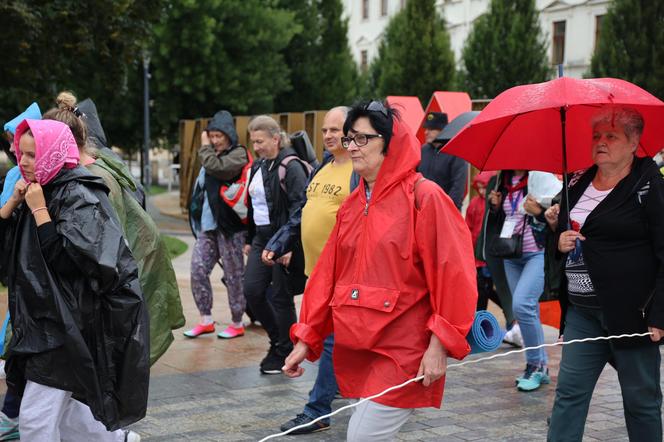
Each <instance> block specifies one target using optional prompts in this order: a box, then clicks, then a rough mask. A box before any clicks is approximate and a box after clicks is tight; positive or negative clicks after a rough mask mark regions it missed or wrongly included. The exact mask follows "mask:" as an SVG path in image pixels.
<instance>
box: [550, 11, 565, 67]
mask: <svg viewBox="0 0 664 442" xmlns="http://www.w3.org/2000/svg"><path fill="white" fill-rule="evenodd" d="M552 55H553V58H552V60H551V63H553V64H563V63H564V61H565V21H556V22H553V54H552Z"/></svg>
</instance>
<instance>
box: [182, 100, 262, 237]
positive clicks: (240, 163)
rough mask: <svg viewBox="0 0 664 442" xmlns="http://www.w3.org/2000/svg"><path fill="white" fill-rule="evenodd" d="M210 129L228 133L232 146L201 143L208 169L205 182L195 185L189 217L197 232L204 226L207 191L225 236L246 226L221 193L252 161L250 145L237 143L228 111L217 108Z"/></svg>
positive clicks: (200, 151) (203, 159) (218, 223)
mask: <svg viewBox="0 0 664 442" xmlns="http://www.w3.org/2000/svg"><path fill="white" fill-rule="evenodd" d="M207 130H208V131H209V130H216V131H220V132H223V133H225V134H226V136H227V137H228V138H229V139H230V141H231V147H230V148H228V149H226V150H224V151H223V152H221V153H220V154H217V153H216V152H215V150H214V147H213V146H212V145H209V144H208V145H204V146H201V148H200V150H199V151H198V157H199V158H200V160H201V165H202V166H203V168H204V169H205V185H204V188H201V187H200V186H199V185H198V184H196V185H195V186H194V192H193V194H192V198H191V203H190V206H189V217H190V224H191V226H192V230H194V233H195V234H197V232H198V230H200V221H201V214H202V210H203V192H205V195H207V199H208V203H209V204H210V209H211V210H212V213H213V215H214V218H215V220H216V222H217V228H218V229H219V230H220V231H221V232H222V233H223V234H224V236H227V237H229V236H231V235H233V234H235V233H237V232H241V231H243V230H246V229H247V227H246V225H245V224H243V223H242V221H241V220H240V217H239V216H238V215H237V214H236V213H235V212H234V211H233V209H232V208H231V207H229V206H228V205H227V204H226V203H225V202H224V201H223V200H222V199H221V196H220V195H219V188H220V187H221V186H222V185H224V184H227V185H228V184H231V183H233V182H234V181H237V179H238V178H239V177H240V173H241V172H242V168H243V167H244V166H245V165H246V164H247V162H248V161H249V157H248V155H247V148H246V147H244V146H240V145H238V144H237V142H238V136H237V132H236V131H235V125H234V124H233V117H232V116H231V114H230V113H228V112H227V111H219V112H217V113H216V114H215V115H214V117H213V118H212V120H211V121H210V123H209V124H208V126H207Z"/></svg>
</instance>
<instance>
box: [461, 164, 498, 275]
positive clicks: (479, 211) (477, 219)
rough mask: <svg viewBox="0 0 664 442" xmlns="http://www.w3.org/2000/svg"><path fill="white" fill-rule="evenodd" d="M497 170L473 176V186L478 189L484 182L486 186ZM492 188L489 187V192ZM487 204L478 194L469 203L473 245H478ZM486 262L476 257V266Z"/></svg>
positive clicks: (468, 222)
mask: <svg viewBox="0 0 664 442" xmlns="http://www.w3.org/2000/svg"><path fill="white" fill-rule="evenodd" d="M495 174H496V172H480V173H478V174H477V175H475V178H473V184H472V186H473V188H474V189H475V190H477V186H478V184H482V185H483V186H484V187H485V188H486V186H487V185H488V184H489V180H490V179H491V177H492V176H494V175H495ZM489 191H490V190H489V189H487V193H488V192H489ZM485 206H486V200H485V199H484V198H482V197H481V196H479V195H477V196H476V197H474V198H473V199H472V200H470V204H468V208H467V209H466V224H467V225H468V228H469V229H470V234H471V236H472V238H473V246H477V238H479V236H480V233H481V231H482V223H483V222H484V210H485ZM484 266H486V263H485V262H484V261H480V260H479V259H475V267H484Z"/></svg>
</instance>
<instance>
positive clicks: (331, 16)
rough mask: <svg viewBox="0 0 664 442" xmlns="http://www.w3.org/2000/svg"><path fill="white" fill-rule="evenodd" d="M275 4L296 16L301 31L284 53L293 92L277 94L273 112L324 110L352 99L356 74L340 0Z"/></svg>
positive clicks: (287, 0) (289, 0)
mask: <svg viewBox="0 0 664 442" xmlns="http://www.w3.org/2000/svg"><path fill="white" fill-rule="evenodd" d="M277 4H278V5H279V6H280V7H282V8H284V9H287V10H289V11H291V12H293V13H294V14H295V21H296V23H298V24H299V25H300V26H301V27H302V31H301V32H300V33H298V34H297V35H296V36H295V37H293V39H292V40H291V42H290V44H289V45H288V46H287V47H286V48H285V49H284V51H283V54H284V58H285V60H286V63H287V64H288V66H289V68H290V70H291V73H290V83H291V85H292V89H291V90H288V91H284V92H282V93H281V94H279V96H278V97H277V100H276V106H275V107H276V109H277V110H280V111H303V110H309V109H325V108H329V107H332V106H335V105H338V104H339V103H347V102H349V101H350V100H352V99H353V98H354V97H355V94H356V88H357V75H358V74H357V67H356V65H355V62H354V61H353V59H352V57H351V54H350V49H349V47H348V36H347V34H348V22H347V20H345V19H343V18H342V14H343V5H342V3H341V0H279V2H278V3H277Z"/></svg>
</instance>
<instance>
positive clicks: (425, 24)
mask: <svg viewBox="0 0 664 442" xmlns="http://www.w3.org/2000/svg"><path fill="white" fill-rule="evenodd" d="M370 71H371V72H370V75H371V78H370V79H369V82H370V87H371V85H373V86H374V87H375V92H374V93H375V94H376V95H378V96H386V95H415V96H418V97H419V98H420V100H421V101H422V102H423V103H426V102H427V100H428V99H429V97H431V94H432V93H433V92H434V91H436V90H445V89H448V90H449V89H452V88H453V87H454V84H455V83H454V76H455V68H454V53H453V52H452V50H451V48H450V37H449V34H448V33H447V30H446V28H445V21H444V20H443V19H442V18H441V17H440V15H439V14H438V13H437V12H436V6H435V0H418V1H409V2H408V3H407V4H406V7H405V8H404V9H402V10H401V11H400V12H398V13H397V14H396V15H395V16H394V17H392V19H391V20H390V23H389V24H388V26H387V29H386V30H385V35H384V37H383V40H382V41H381V43H380V46H379V47H378V56H377V58H376V59H375V60H374V62H373V63H372V66H371V67H370Z"/></svg>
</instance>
